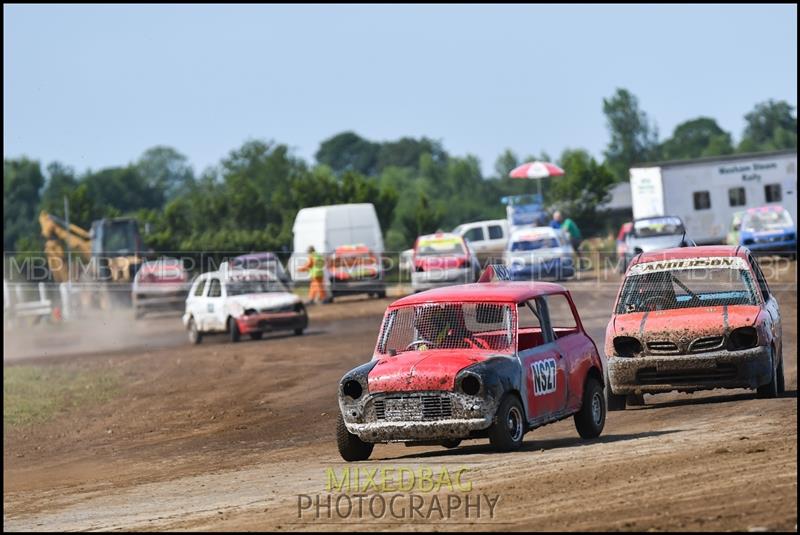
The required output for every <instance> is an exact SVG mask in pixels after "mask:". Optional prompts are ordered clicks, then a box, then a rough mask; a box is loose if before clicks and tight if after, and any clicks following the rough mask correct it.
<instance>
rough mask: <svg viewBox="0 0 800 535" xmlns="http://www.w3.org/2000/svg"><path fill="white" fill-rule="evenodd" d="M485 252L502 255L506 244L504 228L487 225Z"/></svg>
mask: <svg viewBox="0 0 800 535" xmlns="http://www.w3.org/2000/svg"><path fill="white" fill-rule="evenodd" d="M486 237H487V241H486V244H487V246H486V252H489V253H492V254H502V252H503V251H504V250H505V248H506V245H507V244H508V233H507V231H506V228H505V227H504V226H503V225H501V224H499V223H489V224H488V225H487V226H486Z"/></svg>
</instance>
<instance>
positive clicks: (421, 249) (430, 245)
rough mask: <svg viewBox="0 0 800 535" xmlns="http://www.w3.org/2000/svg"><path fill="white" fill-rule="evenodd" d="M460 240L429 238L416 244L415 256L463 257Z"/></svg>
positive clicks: (462, 247)
mask: <svg viewBox="0 0 800 535" xmlns="http://www.w3.org/2000/svg"><path fill="white" fill-rule="evenodd" d="M464 252H465V251H464V246H463V245H462V243H461V239H460V238H429V239H425V240H420V241H419V243H418V244H417V251H416V253H417V256H444V255H463V254H464Z"/></svg>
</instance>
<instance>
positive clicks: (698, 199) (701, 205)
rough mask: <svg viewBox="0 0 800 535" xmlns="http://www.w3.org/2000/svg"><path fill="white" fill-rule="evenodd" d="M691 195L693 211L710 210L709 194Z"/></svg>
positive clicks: (698, 192)
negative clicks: (692, 197) (692, 196)
mask: <svg viewBox="0 0 800 535" xmlns="http://www.w3.org/2000/svg"><path fill="white" fill-rule="evenodd" d="M693 195H694V209H695V210H708V209H709V208H711V194H709V192H707V191H695V192H694V193H693Z"/></svg>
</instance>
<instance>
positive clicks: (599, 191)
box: [546, 149, 615, 234]
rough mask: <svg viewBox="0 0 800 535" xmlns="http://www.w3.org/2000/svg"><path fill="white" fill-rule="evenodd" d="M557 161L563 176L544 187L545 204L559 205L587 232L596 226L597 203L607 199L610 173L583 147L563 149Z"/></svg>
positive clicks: (611, 175)
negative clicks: (546, 201)
mask: <svg viewBox="0 0 800 535" xmlns="http://www.w3.org/2000/svg"><path fill="white" fill-rule="evenodd" d="M559 165H560V166H561V168H562V169H564V176H560V177H557V178H555V179H554V180H553V181H552V183H551V185H550V187H549V188H548V189H547V191H546V197H547V199H548V204H552V205H555V206H558V207H559V208H562V209H563V211H564V212H565V214H566V216H567V217H570V218H572V219H573V220H574V221H576V222H577V224H578V226H579V227H580V228H582V229H583V232H584V233H585V234H590V233H591V229H592V228H594V227H595V226H596V218H597V206H598V205H602V204H604V203H606V202H608V201H609V200H611V195H610V193H609V192H610V191H611V187H612V186H613V185H614V183H615V179H614V175H613V174H612V173H611V171H610V170H609V169H608V167H607V166H606V165H605V164H601V163H598V162H597V161H596V160H595V159H594V158H592V157H591V156H590V155H589V153H588V152H586V151H585V150H583V149H574V150H573V149H567V150H565V151H564V152H563V153H562V155H561V159H560V160H559ZM587 231H588V232H587Z"/></svg>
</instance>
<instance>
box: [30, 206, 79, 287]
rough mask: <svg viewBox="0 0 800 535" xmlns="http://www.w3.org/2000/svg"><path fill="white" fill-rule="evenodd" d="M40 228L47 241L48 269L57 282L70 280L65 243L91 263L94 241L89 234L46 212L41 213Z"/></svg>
mask: <svg viewBox="0 0 800 535" xmlns="http://www.w3.org/2000/svg"><path fill="white" fill-rule="evenodd" d="M39 226H40V227H41V230H42V237H44V238H45V239H46V240H47V241H46V242H45V244H44V253H45V255H46V256H47V267H48V268H49V269H50V273H51V274H52V275H53V280H55V281H56V282H66V281H67V280H68V279H69V267H68V265H67V254H66V251H65V250H64V246H63V245H62V242H63V243H66V244H67V246H68V247H69V248H70V249H71V250H72V251H73V252H75V253H76V254H78V255H79V256H80V258H81V259H83V260H84V261H87V262H88V261H89V260H90V259H91V256H92V241H91V238H90V237H89V233H88V232H87V231H85V230H84V229H82V228H81V227H79V226H77V225H72V224H70V225H67V223H66V221H64V220H63V219H60V218H58V217H56V216H54V215H51V214H48V213H47V212H45V211H44V210H42V212H40V213H39Z"/></svg>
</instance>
